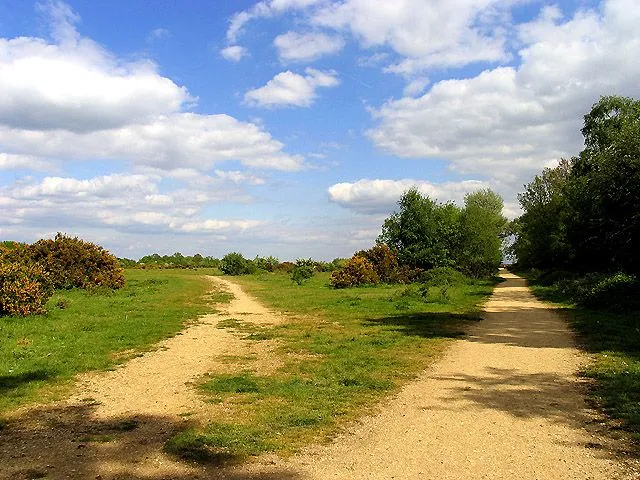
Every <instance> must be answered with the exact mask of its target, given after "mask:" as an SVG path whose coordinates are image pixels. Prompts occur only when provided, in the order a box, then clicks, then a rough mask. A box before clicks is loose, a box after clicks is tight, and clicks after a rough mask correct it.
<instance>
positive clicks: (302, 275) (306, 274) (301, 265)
mask: <svg viewBox="0 0 640 480" xmlns="http://www.w3.org/2000/svg"><path fill="white" fill-rule="evenodd" d="M315 268H316V262H314V261H313V260H311V259H310V258H308V259H302V258H299V259H298V260H296V264H295V265H294V267H293V270H291V280H293V281H294V282H296V283H297V284H298V285H302V284H303V283H304V282H306V281H307V280H309V279H310V278H311V277H313V275H314V274H315V272H316V270H315Z"/></svg>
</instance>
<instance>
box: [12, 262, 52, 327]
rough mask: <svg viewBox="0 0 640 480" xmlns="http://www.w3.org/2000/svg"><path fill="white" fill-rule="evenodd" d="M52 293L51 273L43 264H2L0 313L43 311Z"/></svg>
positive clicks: (33, 312)
mask: <svg viewBox="0 0 640 480" xmlns="http://www.w3.org/2000/svg"><path fill="white" fill-rule="evenodd" d="M52 294H53V288H52V286H51V282H50V281H49V275H48V274H47V273H46V272H45V271H44V270H43V269H42V267H41V266H39V265H35V264H32V265H25V264H20V263H2V264H0V315H31V314H35V313H43V312H44V305H45V304H46V303H47V300H49V298H50V297H51V295H52Z"/></svg>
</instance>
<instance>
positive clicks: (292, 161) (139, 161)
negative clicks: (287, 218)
mask: <svg viewBox="0 0 640 480" xmlns="http://www.w3.org/2000/svg"><path fill="white" fill-rule="evenodd" d="M0 144H1V145H3V146H4V148H5V149H10V150H11V151H12V152H15V153H19V154H26V153H30V154H32V155H37V156H40V157H48V158H67V159H84V160H89V159H107V160H110V159H118V160H126V161H128V162H130V163H132V164H136V165H148V166H155V167H160V168H167V169H168V168H173V167H175V166H182V167H192V168H196V169H199V170H208V169H210V168H212V167H214V166H215V165H216V164H217V163H218V162H223V161H228V160H237V161H239V162H240V163H242V164H243V165H245V166H247V167H253V168H267V169H276V170H290V171H291V170H299V169H301V168H302V167H303V159H302V158H301V157H299V156H296V155H288V154H285V153H284V152H283V151H282V150H283V147H284V146H283V144H282V143H280V142H278V141H277V140H274V139H273V138H272V137H271V135H270V134H268V133H267V132H265V131H264V130H262V129H261V128H260V127H258V126H256V125H254V124H252V123H245V122H240V121H239V120H236V119H235V118H233V117H230V116H228V115H198V114H194V113H175V114H172V115H168V116H160V117H158V118H156V119H154V121H152V122H149V123H142V124H135V125H127V126H123V127H120V128H112V129H108V130H99V131H94V132H89V133H78V132H74V131H68V130H58V131H56V132H55V133H51V132H48V131H30V130H24V129H15V128H9V127H6V126H2V125H0Z"/></svg>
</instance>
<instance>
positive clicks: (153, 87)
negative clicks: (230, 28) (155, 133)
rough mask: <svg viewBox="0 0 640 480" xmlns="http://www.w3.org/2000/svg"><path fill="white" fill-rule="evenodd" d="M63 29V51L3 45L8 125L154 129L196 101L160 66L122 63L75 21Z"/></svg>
mask: <svg viewBox="0 0 640 480" xmlns="http://www.w3.org/2000/svg"><path fill="white" fill-rule="evenodd" d="M52 5H53V7H52V8H54V10H55V8H58V7H60V4H57V3H56V4H52ZM60 8H61V7H60ZM67 8H68V7H67ZM55 15H56V14H54V16H55ZM57 21H58V22H61V23H60V24H59V25H57V26H56V27H55V28H54V30H55V31H56V32H57V33H56V34H55V36H56V37H57V38H58V40H59V43H53V44H52V43H47V42H46V41H45V40H43V39H40V38H32V37H18V38H13V39H5V38H0V91H1V92H2V95H0V124H3V125H6V126H10V127H15V128H23V129H27V130H53V129H65V130H72V131H77V132H88V131H95V130H100V129H104V128H114V127H120V126H123V125H128V124H132V123H136V122H142V121H147V120H149V119H151V118H154V117H155V116H158V115H163V114H168V113H172V112H176V111H179V110H180V109H181V108H182V107H183V106H185V105H186V104H188V103H189V102H191V101H192V100H193V99H192V98H191V97H190V95H189V93H188V91H187V89H186V88H185V87H179V86H178V85H176V84H175V83H174V82H173V81H171V80H170V79H168V78H166V77H162V76H161V75H159V74H158V72H157V71H156V66H155V65H154V64H153V63H152V62H150V61H139V62H134V63H131V62H125V61H122V60H120V59H118V58H116V57H114V56H113V55H111V54H110V53H108V52H106V51H105V50H103V49H102V48H101V47H100V46H99V45H97V44H96V43H95V42H93V41H91V40H89V39H86V38H82V37H80V36H79V35H78V33H77V32H76V31H75V29H74V27H73V24H72V23H68V22H69V21H70V19H69V18H68V17H62V19H58V20H57ZM65 22H66V23H65Z"/></svg>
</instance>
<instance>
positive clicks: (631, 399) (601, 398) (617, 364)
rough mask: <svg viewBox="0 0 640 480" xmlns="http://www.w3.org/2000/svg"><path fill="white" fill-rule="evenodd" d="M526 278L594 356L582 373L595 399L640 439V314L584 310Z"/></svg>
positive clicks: (529, 276)
mask: <svg viewBox="0 0 640 480" xmlns="http://www.w3.org/2000/svg"><path fill="white" fill-rule="evenodd" d="M519 273H521V274H522V273H523V272H519ZM524 275H525V276H527V278H528V279H529V282H530V285H531V288H532V290H533V293H534V294H536V295H537V296H538V297H540V298H541V299H543V300H546V301H549V302H553V303H555V304H557V305H558V306H559V307H560V308H562V309H563V311H564V312H566V314H567V318H568V319H569V322H570V323H571V325H572V327H573V329H574V330H575V331H576V333H577V334H578V336H579V340H580V342H581V344H582V346H583V348H584V349H585V350H586V351H587V352H589V353H591V354H592V358H593V362H591V364H590V365H588V366H587V367H586V368H585V370H584V371H583V372H582V373H583V375H584V376H586V377H588V378H591V379H593V380H594V385H593V388H592V390H591V392H592V395H593V397H594V399H595V400H596V401H597V403H598V404H599V405H600V406H601V407H602V408H603V409H604V410H605V411H606V413H607V414H608V415H609V416H611V417H612V418H616V419H621V420H623V421H624V424H625V427H626V428H628V429H629V430H630V431H631V432H632V433H633V435H634V437H635V438H636V439H637V440H640V312H627V313H614V312H609V311H599V310H593V309H586V308H581V307H580V306H578V305H575V304H574V303H572V302H571V301H570V299H567V298H566V297H565V296H563V295H562V294H561V293H560V292H559V291H558V289H556V288H554V286H553V285H551V286H549V285H540V284H539V282H538V281H537V278H536V277H534V276H531V275H527V274H526V272H524Z"/></svg>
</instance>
